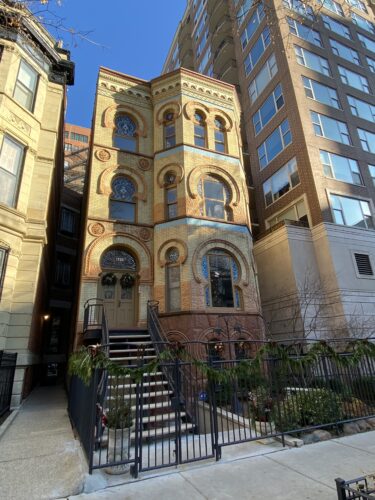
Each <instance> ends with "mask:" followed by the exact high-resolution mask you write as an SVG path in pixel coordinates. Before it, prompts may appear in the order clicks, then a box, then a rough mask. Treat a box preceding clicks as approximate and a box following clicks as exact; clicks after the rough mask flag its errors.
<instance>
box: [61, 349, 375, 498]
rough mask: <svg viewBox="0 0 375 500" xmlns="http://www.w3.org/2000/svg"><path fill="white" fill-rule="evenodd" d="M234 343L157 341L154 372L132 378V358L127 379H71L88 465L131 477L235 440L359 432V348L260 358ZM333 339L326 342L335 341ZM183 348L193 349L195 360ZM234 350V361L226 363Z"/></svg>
mask: <svg viewBox="0 0 375 500" xmlns="http://www.w3.org/2000/svg"><path fill="white" fill-rule="evenodd" d="M238 342H239V341H222V342H220V349H217V352H216V355H215V356H213V355H212V343H204V342H186V343H183V344H179V345H178V348H176V346H171V344H168V343H166V342H160V341H159V343H158V344H159V345H158V349H156V350H157V352H163V353H164V352H165V351H168V350H169V353H170V356H169V358H168V359H167V360H166V358H165V357H163V358H162V360H160V361H159V364H158V368H157V370H156V371H155V370H154V371H152V372H150V371H149V370H147V365H145V368H144V371H143V372H142V375H141V376H140V375H139V368H140V366H142V363H143V361H142V359H139V361H138V364H137V365H136V366H134V367H133V368H134V376H133V375H132V373H130V374H127V375H126V376H113V375H108V374H107V373H106V372H102V373H100V374H98V373H97V374H96V375H95V377H96V378H94V379H93V381H92V384H91V385H90V386H89V387H86V386H83V385H82V384H79V383H77V382H75V383H74V384H73V386H72V389H71V393H70V398H71V403H70V405H69V407H70V412H71V414H72V413H74V417H72V420H73V422H74V424H75V425H76V428H77V430H78V433H79V434H80V436H81V433H82V436H81V439H82V441H83V443H84V448H85V450H86V453H87V455H88V460H89V464H90V471H91V470H92V469H94V468H101V467H106V468H109V469H111V468H113V467H115V471H116V470H118V469H120V470H121V467H120V466H121V465H124V466H126V467H125V468H129V465H131V466H132V474H133V475H135V476H136V475H137V474H138V472H139V471H145V470H151V469H155V468H161V467H169V466H172V465H178V464H181V463H186V462H191V461H196V460H203V459H207V458H216V459H217V460H218V459H220V457H221V453H222V448H223V447H225V446H228V445H233V444H236V443H243V442H248V441H253V440H258V439H260V438H266V437H267V438H271V437H280V438H281V439H282V440H283V439H284V436H285V435H286V434H293V435H298V436H301V435H304V434H305V433H310V432H312V431H313V430H315V429H319V428H324V429H328V430H329V431H330V432H332V433H335V434H336V433H339V432H340V431H341V430H342V427H343V425H344V424H345V423H347V422H353V421H358V422H359V423H358V425H360V429H361V430H365V429H366V428H368V429H370V428H371V427H372V426H373V422H374V421H375V420H374V419H373V417H375V377H374V375H375V369H374V363H373V359H372V357H371V356H370V355H369V354H366V353H363V354H362V355H360V356H359V355H358V353H356V354H355V353H354V352H342V353H340V352H337V351H338V349H336V351H331V354H329V351H327V352H328V353H324V352H321V353H320V354H318V353H315V354H314V355H313V356H312V355H311V353H312V352H313V351H312V348H311V344H310V345H309V346H304V347H302V348H301V347H299V348H298V349H296V348H293V349H291V348H290V346H288V347H284V348H283V349H284V350H282V351H280V350H279V351H276V352H278V353H279V355H272V356H271V355H270V351H267V350H263V351H261V352H264V354H263V355H262V356H259V355H257V356H256V358H255V359H251V357H250V358H249V359H246V356H245V355H244V353H248V354H249V356H254V355H255V353H257V352H258V351H259V350H260V347H262V346H263V345H264V344H265V343H264V342H263V343H262V342H260V341H243V340H241V349H239V348H238V346H237V349H236V343H238ZM340 342H341V344H340V343H336V344H335V343H334V342H333V343H332V345H336V346H337V347H338V346H342V345H343V343H342V341H340ZM154 343H155V342H154ZM244 343H245V344H246V345H244ZM191 352H195V353H197V352H199V353H201V356H200V359H194V358H192V356H191V355H190V353H191ZM224 353H231V354H232V356H233V358H232V359H228V357H226V358H225V356H224ZM235 353H240V354H241V356H240V358H241V359H234V356H235ZM332 353H333V354H332ZM128 367H129V365H127V368H128ZM84 401H87V403H84ZM124 407H125V408H124ZM89 409H90V411H88V410H89ZM124 410H125V413H126V411H127V414H129V413H130V414H131V415H132V420H133V425H132V426H131V427H130V426H129V425H128V427H125V426H124V425H122V426H120V427H118V429H117V431H116V432H115V433H113V432H110V430H109V429H111V428H112V427H113V424H111V425H110V423H109V419H110V418H112V417H111V413H113V412H114V413H115V414H116V412H117V413H119V412H120V413H121V412H123V411H124ZM371 419H372V420H371ZM112 421H113V418H112ZM125 429H127V430H125ZM113 434H115V436H114V435H113ZM116 468H117V469H116ZM344 498H345V497H344ZM353 498H355V497H353Z"/></svg>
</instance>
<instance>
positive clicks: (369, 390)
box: [353, 377, 375, 405]
mask: <svg viewBox="0 0 375 500" xmlns="http://www.w3.org/2000/svg"><path fill="white" fill-rule="evenodd" d="M353 394H354V396H355V397H356V398H358V399H361V400H362V401H364V402H365V403H366V404H368V405H375V377H359V378H357V379H355V380H354V381H353Z"/></svg>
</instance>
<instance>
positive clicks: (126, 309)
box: [102, 273, 136, 329]
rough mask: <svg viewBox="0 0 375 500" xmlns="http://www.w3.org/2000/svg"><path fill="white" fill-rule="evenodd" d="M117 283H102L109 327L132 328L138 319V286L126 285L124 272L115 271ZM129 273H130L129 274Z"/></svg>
mask: <svg viewBox="0 0 375 500" xmlns="http://www.w3.org/2000/svg"><path fill="white" fill-rule="evenodd" d="M114 274H115V276H116V283H115V284H110V285H106V284H103V285H102V291H103V293H102V296H103V301H104V308H105V313H106V318H107V323H108V328H109V329H122V328H131V327H134V326H135V321H136V314H135V310H136V301H135V299H136V293H135V292H136V286H135V276H133V278H134V284H132V285H131V286H124V284H123V283H121V278H122V276H123V275H122V274H118V273H114ZM128 275H129V274H128Z"/></svg>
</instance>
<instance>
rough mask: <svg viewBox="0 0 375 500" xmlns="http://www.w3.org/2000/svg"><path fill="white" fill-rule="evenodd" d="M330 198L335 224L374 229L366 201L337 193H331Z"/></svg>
mask: <svg viewBox="0 0 375 500" xmlns="http://www.w3.org/2000/svg"><path fill="white" fill-rule="evenodd" d="M330 200H331V208H332V213H333V219H334V221H335V223H336V224H343V225H345V226H354V227H362V228H366V229H374V224H373V220H372V216H371V211H370V204H369V202H368V201H366V200H361V199H358V198H351V197H349V196H342V195H337V194H331V195H330Z"/></svg>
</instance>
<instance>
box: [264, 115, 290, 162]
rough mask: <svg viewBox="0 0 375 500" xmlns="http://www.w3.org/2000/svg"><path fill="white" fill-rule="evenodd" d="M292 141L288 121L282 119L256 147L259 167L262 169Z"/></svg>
mask: <svg viewBox="0 0 375 500" xmlns="http://www.w3.org/2000/svg"><path fill="white" fill-rule="evenodd" d="M291 142H292V134H291V132H290V128H289V121H288V120H284V121H283V122H282V123H281V125H279V126H278V127H277V128H276V129H275V130H274V131H273V132H272V133H271V134H270V135H269V136H268V137H267V139H266V140H265V141H264V142H263V143H262V144H261V145H260V146H259V147H258V158H259V166H260V169H261V170H263V169H264V168H265V167H266V166H267V165H268V164H269V163H270V162H271V161H272V160H273V159H274V158H276V156H277V155H279V154H280V153H281V152H282V151H283V150H284V149H285V148H286V147H287V146H288V145H289V144H290V143H291Z"/></svg>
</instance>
